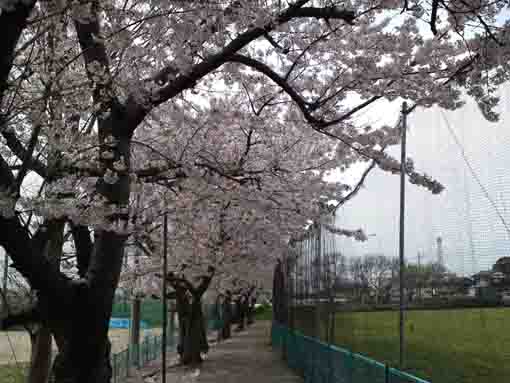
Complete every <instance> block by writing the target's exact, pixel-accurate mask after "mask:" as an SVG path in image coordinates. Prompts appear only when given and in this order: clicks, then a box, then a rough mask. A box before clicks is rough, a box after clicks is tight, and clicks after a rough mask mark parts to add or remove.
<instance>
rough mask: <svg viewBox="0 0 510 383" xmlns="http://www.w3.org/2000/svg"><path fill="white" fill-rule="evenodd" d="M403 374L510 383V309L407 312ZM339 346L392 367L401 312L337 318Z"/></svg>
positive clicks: (436, 381) (438, 382) (437, 382)
mask: <svg viewBox="0 0 510 383" xmlns="http://www.w3.org/2000/svg"><path fill="white" fill-rule="evenodd" d="M406 315H407V316H406V329H405V333H406V342H405V349H406V352H405V355H406V361H405V366H406V368H405V370H406V371H409V372H411V373H413V374H414V375H416V376H418V377H421V378H423V379H427V380H429V381H431V382H432V383H499V382H509V381H510V309H463V310H436V311H432V310H431V311H409V312H408V313H407V314H406ZM335 331H336V334H335V338H336V343H337V344H338V345H340V346H343V347H345V348H347V349H350V350H352V351H354V352H358V353H360V354H364V355H367V356H369V357H371V358H373V359H376V360H378V361H380V362H383V363H388V364H390V365H391V366H397V364H398V355H399V348H398V347H399V346H398V345H399V338H398V312H369V313H338V314H337V315H336V326H335Z"/></svg>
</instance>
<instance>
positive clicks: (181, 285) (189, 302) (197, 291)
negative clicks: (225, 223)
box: [167, 268, 214, 365]
mask: <svg viewBox="0 0 510 383" xmlns="http://www.w3.org/2000/svg"><path fill="white" fill-rule="evenodd" d="M213 275H214V269H212V268H210V269H209V273H208V274H207V275H205V276H202V278H201V279H202V280H201V282H200V284H199V286H198V287H194V286H193V285H192V284H191V283H190V282H189V281H188V280H186V279H185V278H183V277H176V276H175V275H174V274H173V273H168V274H167V279H168V281H169V282H170V284H171V285H172V287H173V288H174V289H175V292H176V299H177V313H178V316H179V346H178V351H179V354H180V357H181V363H182V364H185V365H196V364H200V363H201V362H202V356H201V353H206V352H208V350H209V345H208V343H207V335H206V334H207V333H206V329H205V322H204V315H203V312H202V296H203V295H204V293H205V292H206V291H207V288H208V287H209V285H210V283H211V280H212V278H213Z"/></svg>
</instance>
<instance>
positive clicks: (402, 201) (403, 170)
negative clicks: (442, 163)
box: [398, 101, 407, 368]
mask: <svg viewBox="0 0 510 383" xmlns="http://www.w3.org/2000/svg"><path fill="white" fill-rule="evenodd" d="M406 133H407V103H406V102H405V101H404V103H403V104H402V126H401V134H402V144H401V146H400V231H399V260H400V267H399V285H400V286H399V288H400V305H399V324H398V325H399V340H400V347H399V365H400V368H403V367H404V343H405V342H404V335H405V334H404V329H405V317H404V306H405V297H404V291H405V289H404V277H405V275H404V268H405V260H404V237H405V232H404V220H405V192H406V188H405V182H406V135H407V134H406Z"/></svg>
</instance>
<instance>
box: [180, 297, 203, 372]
mask: <svg viewBox="0 0 510 383" xmlns="http://www.w3.org/2000/svg"><path fill="white" fill-rule="evenodd" d="M186 325H187V330H186V331H185V338H184V343H183V353H182V363H183V364H190V365H195V364H199V363H201V362H202V356H201V353H206V352H208V351H209V345H208V344H207V335H206V330H205V323H204V316H203V313H202V304H201V300H200V298H197V297H193V302H192V304H191V315H190V317H189V320H188V323H186Z"/></svg>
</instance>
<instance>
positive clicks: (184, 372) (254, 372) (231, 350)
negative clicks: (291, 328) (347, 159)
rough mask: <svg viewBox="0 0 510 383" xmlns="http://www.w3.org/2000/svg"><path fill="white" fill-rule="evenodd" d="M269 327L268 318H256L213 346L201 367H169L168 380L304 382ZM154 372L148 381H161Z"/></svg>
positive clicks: (185, 382) (190, 382)
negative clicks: (273, 345)
mask: <svg viewBox="0 0 510 383" xmlns="http://www.w3.org/2000/svg"><path fill="white" fill-rule="evenodd" d="M270 327H271V324H270V323H269V322H256V323H255V324H254V325H252V326H251V327H249V328H248V329H247V330H245V331H244V332H242V333H235V332H234V333H233V337H232V338H231V339H229V340H227V341H224V342H221V343H219V344H217V345H214V346H212V347H211V348H210V351H209V354H208V355H207V359H206V360H205V361H204V363H203V364H202V366H201V367H200V369H199V370H197V369H194V370H193V369H189V368H185V367H182V366H174V367H170V368H169V370H168V373H167V377H166V381H167V383H273V382H274V383H302V381H303V380H302V379H301V378H299V377H297V376H296V375H295V374H294V373H292V371H290V369H289V368H287V366H286V365H285V364H284V362H282V360H281V354H280V353H279V352H274V351H273V350H272V348H271V346H270V344H269V341H270ZM154 367H155V366H154ZM154 367H153V368H154ZM153 372H155V374H153V375H152V374H151V375H152V377H146V378H145V379H144V380H145V382H147V383H148V382H154V383H160V382H161V376H160V372H159V371H158V372H156V370H153ZM146 376H147V375H146Z"/></svg>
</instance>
